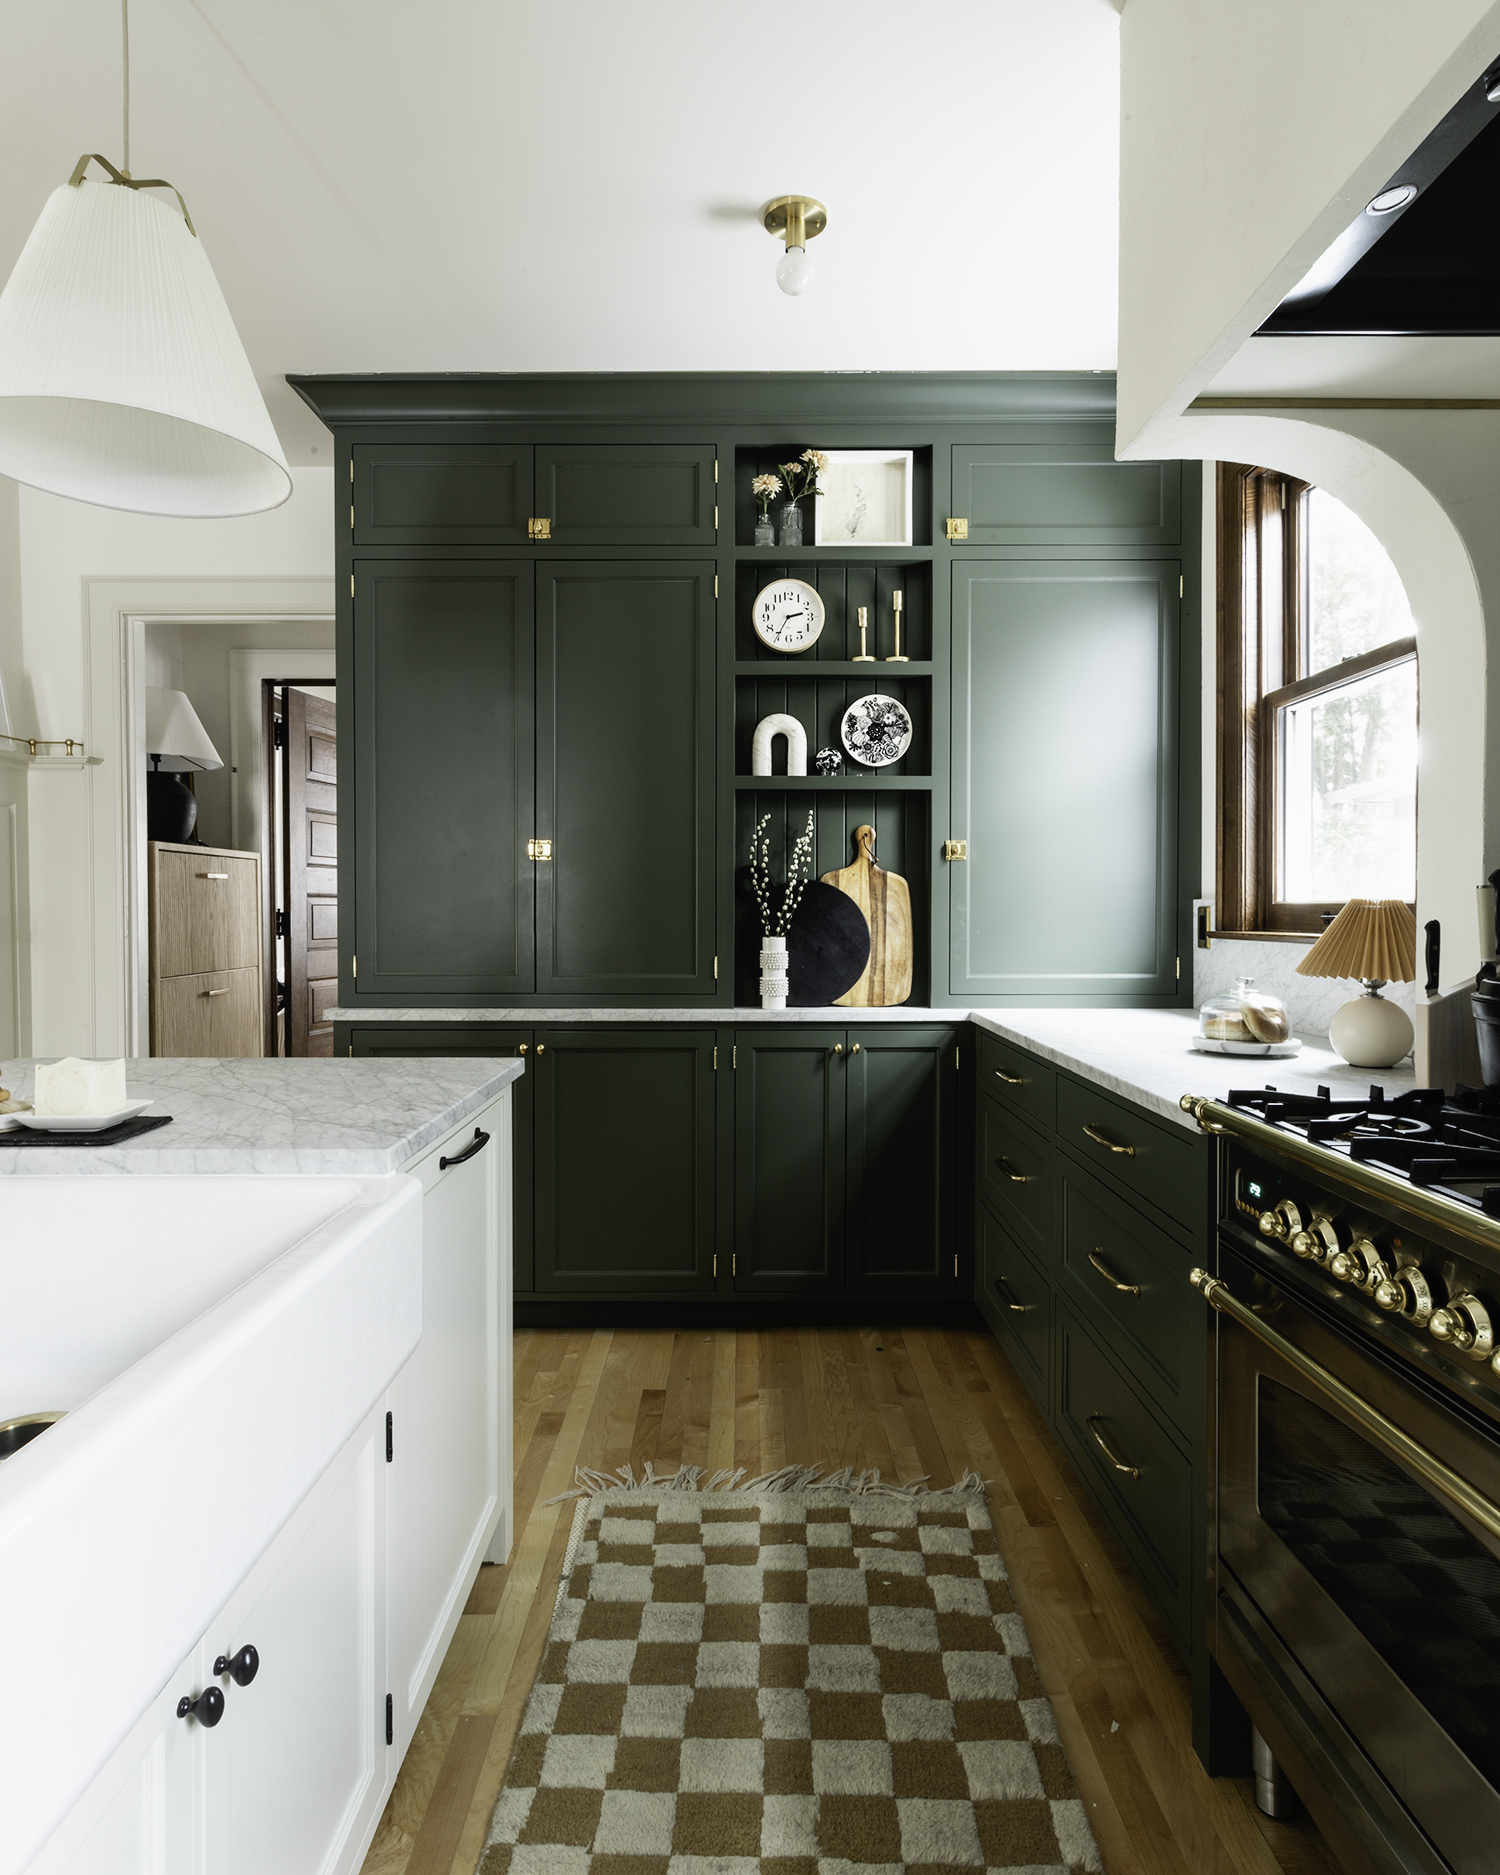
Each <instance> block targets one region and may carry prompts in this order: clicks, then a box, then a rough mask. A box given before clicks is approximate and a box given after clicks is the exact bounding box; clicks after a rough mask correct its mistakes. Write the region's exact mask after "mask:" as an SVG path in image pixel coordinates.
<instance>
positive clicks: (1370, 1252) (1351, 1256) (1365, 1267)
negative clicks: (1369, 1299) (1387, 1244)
mask: <svg viewBox="0 0 1500 1875" xmlns="http://www.w3.org/2000/svg"><path fill="white" fill-rule="evenodd" d="M1328 1273H1329V1275H1330V1276H1335V1277H1337V1278H1338V1280H1339V1281H1340V1282H1341V1283H1353V1284H1354V1285H1355V1287H1356V1288H1359V1289H1368V1290H1374V1289H1375V1288H1376V1287H1377V1286H1378V1285H1379V1284H1380V1283H1381V1282H1382V1281H1383V1280H1384V1279H1385V1277H1386V1276H1388V1275H1389V1273H1390V1272H1389V1271H1388V1270H1387V1269H1386V1267H1385V1265H1384V1263H1382V1262H1381V1260H1380V1252H1379V1251H1378V1250H1377V1249H1376V1248H1375V1246H1374V1244H1372V1243H1371V1242H1370V1240H1369V1238H1368V1237H1356V1238H1355V1240H1354V1242H1353V1243H1352V1244H1350V1246H1349V1248H1348V1249H1347V1250H1340V1251H1339V1252H1338V1254H1337V1255H1336V1256H1331V1257H1330V1258H1329V1259H1328Z"/></svg>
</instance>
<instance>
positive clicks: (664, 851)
mask: <svg viewBox="0 0 1500 1875" xmlns="http://www.w3.org/2000/svg"><path fill="white" fill-rule="evenodd" d="M537 581H538V591H537V814H536V832H537V834H538V836H539V837H540V838H541V839H543V840H546V841H549V842H550V843H551V844H550V848H549V852H550V857H548V858H547V859H545V860H541V861H539V862H538V864H537V865H536V867H535V868H534V870H535V873H536V889H537V981H536V987H537V990H538V992H539V994H541V995H543V996H555V997H556V998H557V999H558V1001H559V1002H564V1003H577V1002H580V1001H586V1000H587V999H588V998H590V997H599V998H601V999H605V1000H609V1001H615V1002H624V1001H627V1000H631V999H633V1000H635V1001H637V1002H649V1003H672V1002H674V1001H675V1002H680V1001H684V1000H688V999H693V998H704V999H706V998H709V997H711V996H712V995H713V993H714V943H715V939H714V851H715V848H714V715H713V698H714V596H713V590H714V568H713V564H712V562H708V561H704V562H687V561H676V562H672V563H661V562H652V561H646V560H639V561H632V562H626V563H620V562H610V561H587V562H581V561H575V562H569V563H566V564H562V565H554V566H539V567H538V569H537Z"/></svg>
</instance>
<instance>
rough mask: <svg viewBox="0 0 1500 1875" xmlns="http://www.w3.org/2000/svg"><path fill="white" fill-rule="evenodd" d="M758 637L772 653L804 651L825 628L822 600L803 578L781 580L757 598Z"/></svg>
mask: <svg viewBox="0 0 1500 1875" xmlns="http://www.w3.org/2000/svg"><path fill="white" fill-rule="evenodd" d="M752 617H753V619H754V623H755V635H756V637H757V638H759V640H760V641H761V643H762V644H764V645H770V647H771V649H772V650H773V651H805V650H806V649H807V647H808V646H809V645H810V644H812V643H813V642H814V641H815V640H816V638H817V637H818V634H819V633H820V632H821V631H822V629H823V601H822V599H821V598H820V596H819V595H818V593H817V592H816V590H815V589H814V588H813V587H811V586H809V585H807V584H806V583H805V582H804V581H802V580H800V579H778V580H776V581H774V582H773V584H771V585H769V586H762V587H761V589H760V591H759V592H758V593H757V594H756V595H755V610H754V613H753V614H752Z"/></svg>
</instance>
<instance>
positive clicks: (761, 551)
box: [734, 541, 933, 566]
mask: <svg viewBox="0 0 1500 1875" xmlns="http://www.w3.org/2000/svg"><path fill="white" fill-rule="evenodd" d="M734 557H735V559H737V560H755V561H759V562H761V563H763V564H769V565H772V566H774V565H775V564H776V562H777V561H778V560H785V561H786V562H787V563H788V564H790V563H791V562H792V561H800V560H808V561H810V560H827V561H830V562H832V563H834V564H840V563H847V564H848V565H851V566H856V565H857V566H869V565H871V564H872V563H874V564H878V565H880V566H891V565H895V566H915V565H917V564H918V563H920V562H925V561H928V560H930V559H931V558H932V557H933V556H932V549H931V547H862V546H860V545H859V544H858V543H857V542H855V541H850V542H849V544H848V546H846V547H736V548H735V550H734Z"/></svg>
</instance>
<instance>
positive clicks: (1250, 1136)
mask: <svg viewBox="0 0 1500 1875" xmlns="http://www.w3.org/2000/svg"><path fill="white" fill-rule="evenodd" d="M1178 1105H1179V1106H1180V1107H1181V1108H1182V1110H1183V1112H1184V1113H1190V1114H1191V1115H1192V1116H1193V1118H1194V1119H1195V1120H1196V1121H1197V1122H1198V1125H1199V1126H1200V1128H1201V1129H1202V1130H1203V1131H1204V1132H1205V1133H1216V1134H1224V1133H1233V1134H1234V1135H1236V1136H1237V1137H1238V1138H1240V1139H1247V1140H1249V1141H1251V1143H1252V1144H1254V1145H1257V1146H1266V1147H1268V1148H1269V1149H1270V1150H1271V1151H1272V1152H1279V1153H1280V1154H1281V1155H1282V1156H1283V1157H1284V1158H1287V1159H1295V1160H1296V1161H1297V1162H1298V1164H1300V1165H1305V1166H1309V1167H1311V1168H1312V1169H1313V1170H1315V1171H1317V1172H1320V1173H1321V1174H1322V1175H1323V1176H1324V1177H1325V1178H1331V1179H1336V1180H1337V1181H1338V1182H1339V1183H1340V1184H1341V1185H1348V1186H1351V1187H1352V1188H1353V1189H1354V1190H1355V1191H1358V1192H1363V1193H1364V1195H1365V1196H1366V1197H1368V1198H1384V1199H1385V1200H1386V1201H1387V1202H1388V1203H1390V1204H1397V1205H1400V1206H1401V1208H1402V1210H1404V1211H1406V1212H1408V1213H1409V1214H1410V1215H1411V1216H1412V1217H1414V1218H1420V1219H1421V1220H1422V1222H1423V1223H1424V1224H1435V1225H1437V1226H1438V1228H1439V1229H1441V1230H1445V1231H1449V1232H1450V1233H1451V1234H1452V1235H1454V1236H1455V1237H1463V1238H1466V1239H1467V1240H1468V1242H1470V1243H1477V1244H1483V1245H1484V1247H1485V1249H1487V1250H1494V1251H1500V1218H1490V1217H1486V1216H1485V1215H1484V1213H1483V1212H1482V1211H1470V1210H1469V1209H1468V1208H1467V1207H1466V1206H1464V1205H1461V1204H1459V1203H1458V1202H1457V1201H1456V1200H1455V1199H1452V1198H1444V1197H1442V1196H1441V1195H1440V1194H1438V1193H1437V1192H1433V1191H1429V1190H1427V1188H1426V1187H1425V1186H1422V1185H1411V1184H1408V1183H1407V1181H1406V1180H1405V1179H1404V1178H1397V1176H1396V1175H1395V1173H1394V1172H1383V1171H1382V1170H1381V1169H1380V1167H1379V1166H1377V1165H1366V1164H1363V1163H1361V1162H1360V1161H1359V1160H1356V1159H1345V1158H1342V1157H1340V1155H1339V1154H1338V1153H1331V1152H1329V1150H1328V1148H1327V1147H1326V1146H1319V1145H1314V1144H1313V1143H1312V1142H1311V1141H1310V1140H1306V1139H1303V1138H1302V1137H1301V1136H1300V1134H1297V1133H1283V1132H1282V1131H1281V1130H1280V1129H1279V1128H1278V1127H1274V1126H1268V1125H1267V1124H1266V1122H1265V1121H1264V1120H1257V1119H1254V1118H1253V1117H1252V1116H1251V1115H1250V1114H1248V1113H1242V1112H1241V1111H1240V1110H1239V1109H1238V1108H1237V1107H1226V1106H1225V1105H1224V1103H1223V1102H1222V1101H1219V1100H1210V1099H1208V1098H1207V1096H1205V1095H1203V1094H1184V1095H1183V1096H1182V1099H1181V1100H1180V1101H1179V1102H1178Z"/></svg>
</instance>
